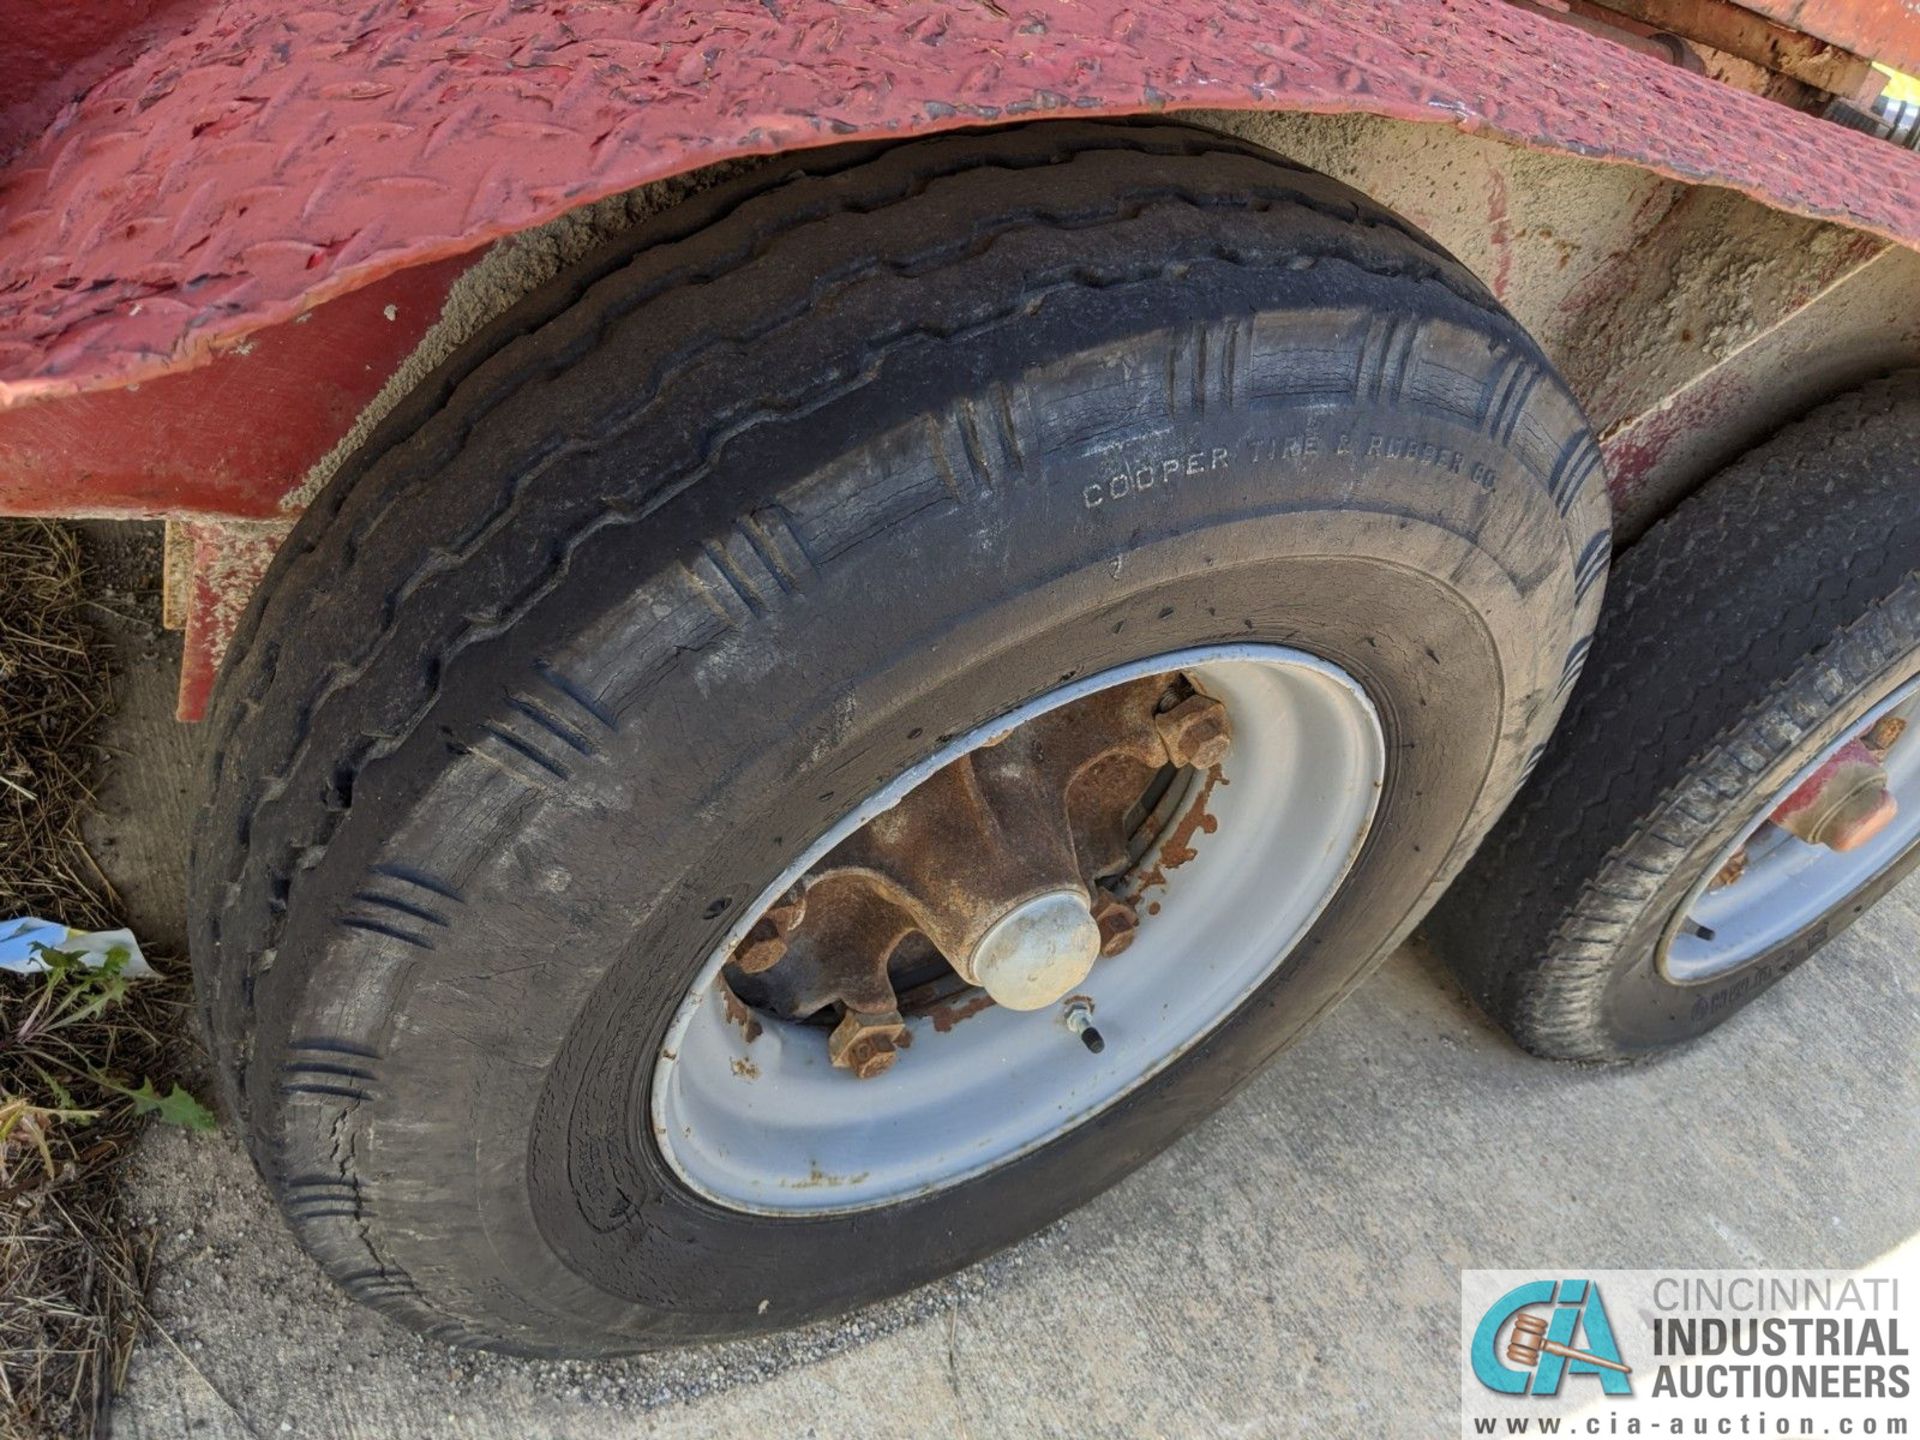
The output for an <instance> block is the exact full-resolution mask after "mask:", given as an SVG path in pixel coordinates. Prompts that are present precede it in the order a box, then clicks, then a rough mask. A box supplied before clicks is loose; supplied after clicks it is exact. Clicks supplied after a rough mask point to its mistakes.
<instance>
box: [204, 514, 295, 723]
mask: <svg viewBox="0 0 1920 1440" xmlns="http://www.w3.org/2000/svg"><path fill="white" fill-rule="evenodd" d="M290 528H292V527H291V524H290V522H287V521H271V522H267V523H264V524H252V523H247V522H244V521H232V522H226V523H220V524H205V523H199V522H192V523H188V524H187V526H186V530H187V538H188V540H189V541H190V542H191V544H192V546H193V592H192V594H191V595H190V596H189V597H188V600H187V633H186V637H185V643H184V645H183V647H182V652H181V659H180V694H179V699H178V701H177V702H176V711H175V713H177V714H178V715H179V717H180V718H181V719H182V720H198V719H200V718H201V717H202V716H203V715H205V714H206V712H207V701H208V699H209V698H210V697H211V696H212V694H213V680H214V676H215V675H217V674H218V673H219V671H220V661H221V660H222V659H223V658H224V657H225V655H226V653H227V646H228V645H229V644H230V643H232V640H233V632H234V630H235V629H236V628H238V626H239V624H240V617H241V616H242V615H243V614H245V613H246V608H247V601H248V599H249V598H251V596H252V595H253V592H254V588H255V587H256V586H258V585H259V583H260V577H261V576H263V575H265V574H266V573H267V566H268V565H269V564H271V563H272V562H273V556H274V552H275V551H277V550H278V549H279V548H280V542H281V541H282V540H284V539H286V538H287V531H288V530H289V529H290Z"/></svg>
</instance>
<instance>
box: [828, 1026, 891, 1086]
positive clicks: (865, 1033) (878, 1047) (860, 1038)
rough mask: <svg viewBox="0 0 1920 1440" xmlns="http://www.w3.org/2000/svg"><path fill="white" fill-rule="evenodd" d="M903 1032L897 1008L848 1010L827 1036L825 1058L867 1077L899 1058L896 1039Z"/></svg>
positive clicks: (885, 1069)
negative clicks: (868, 1012)
mask: <svg viewBox="0 0 1920 1440" xmlns="http://www.w3.org/2000/svg"><path fill="white" fill-rule="evenodd" d="M906 1033H907V1026H906V1022H905V1021H903V1020H902V1019H901V1018H900V1012H899V1011H898V1010H889V1011H887V1012H886V1013H885V1014H883V1015H862V1014H861V1013H860V1012H859V1011H857V1010H849V1011H848V1012H847V1013H846V1015H845V1016H844V1017H843V1018H842V1019H841V1021H840V1023H839V1024H838V1025H836V1026H834V1027H833V1033H832V1034H831V1035H829V1036H827V1058H828V1059H829V1060H831V1061H832V1062H833V1063H834V1065H835V1066H836V1067H838V1068H839V1069H842V1070H851V1071H852V1072H853V1074H854V1078H855V1079H858V1080H871V1079H872V1078H873V1077H874V1076H876V1075H882V1074H885V1073H886V1072H887V1071H888V1070H891V1069H892V1068H893V1062H894V1061H895V1060H896V1059H898V1058H899V1053H900V1049H899V1040H900V1037H901V1036H902V1035H904V1034H906Z"/></svg>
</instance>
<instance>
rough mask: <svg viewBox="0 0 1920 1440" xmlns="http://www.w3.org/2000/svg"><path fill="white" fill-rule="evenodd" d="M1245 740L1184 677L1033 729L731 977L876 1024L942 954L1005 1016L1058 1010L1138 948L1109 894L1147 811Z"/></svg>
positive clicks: (741, 988)
mask: <svg viewBox="0 0 1920 1440" xmlns="http://www.w3.org/2000/svg"><path fill="white" fill-rule="evenodd" d="M1231 744H1232V724H1231V721H1230V720H1229V719H1228V717H1227V713H1226V707H1225V706H1224V705H1222V704H1221V703H1220V701H1218V700H1216V699H1214V698H1212V697H1211V696H1208V695H1205V694H1202V693H1200V692H1199V691H1198V690H1197V689H1196V688H1195V687H1194V685H1193V683H1192V681H1191V680H1190V679H1188V678H1187V677H1184V676H1180V675H1164V676H1148V677H1146V678H1144V679H1141V680H1136V681H1133V682H1131V683H1129V684H1125V685H1118V686H1115V687H1113V688H1112V689H1109V690H1104V691H1101V692H1099V693H1097V694H1094V695H1089V696H1087V697H1086V698H1084V699H1081V700H1077V701H1074V702H1073V703H1071V704H1068V705H1064V706H1062V707H1060V708H1059V709H1057V710H1053V711H1050V712H1048V713H1047V714H1044V715H1041V716H1039V717H1037V718H1035V719H1033V720H1031V721H1028V722H1027V723H1026V724H1024V725H1021V726H1019V727H1018V728H1017V729H1015V730H1013V731H1011V732H1010V733H1007V734H1005V735H1002V736H999V737H996V738H995V739H994V740H993V742H992V743H990V744H987V745H983V746H981V747H980V748H978V749H976V750H972V751H970V752H968V753H967V754H965V755H962V756H961V757H960V758H959V759H957V760H954V761H952V762H951V763H950V764H948V765H946V766H944V767H942V768H941V769H940V770H939V771H937V772H936V773H935V774H934V775H932V776H931V777H930V778H929V779H927V780H926V781H925V782H924V783H922V784H921V785H919V786H918V787H917V788H915V789H914V791H913V792H912V793H911V794H910V795H908V796H907V797H906V798H905V799H903V800H902V801H901V802H900V803H899V804H898V805H896V806H894V807H893V808H892V809H890V810H888V811H887V812H886V813H884V814H882V815H879V816H877V817H875V818H874V819H873V820H871V821H869V822H868V823H867V824H866V825H865V826H863V827H862V828H861V829H860V830H859V831H857V832H856V833H855V834H853V835H852V836H850V837H848V838H847V839H846V840H844V841H842V842H841V844H840V845H839V846H837V847H836V848H835V849H834V850H833V852H832V853H831V854H829V855H828V856H827V857H826V858H825V859H824V860H822V861H821V862H820V863H819V864H818V865H816V866H815V867H814V868H813V869H811V870H810V871H808V872H807V874H806V875H805V876H804V877H802V879H801V881H800V883H799V884H798V885H796V886H795V887H794V888H793V889H792V890H790V891H789V892H788V893H787V894H786V895H785V896H784V897H782V899H781V901H780V902H779V904H777V905H776V906H775V907H774V908H773V909H772V910H771V911H769V912H768V914H767V915H766V917H765V918H763V919H762V920H761V921H760V923H759V924H758V925H756V926H755V927H754V929H753V930H752V932H750V933H749V935H748V936H747V938H746V939H745V940H744V941H742V942H741V944H740V945H739V946H738V947H737V949H736V950H735V951H734V954H733V963H732V965H731V966H730V967H729V972H728V980H729V983H730V984H732V986H733V988H734V991H735V993H736V994H738V995H739V996H740V997H741V998H742V999H743V1000H745V1001H746V1002H747V1003H748V1004H750V1005H752V1006H754V1007H755V1008H757V1009H764V1010H767V1011H770V1012H771V1013H773V1014H775V1015H777V1016H780V1017H781V1018H784V1019H789V1020H793V1019H807V1018H810V1017H813V1016H817V1015H820V1014H822V1013H823V1012H831V1011H837V1012H839V1013H844V1014H845V1015H847V1016H848V1017H849V1018H852V1017H868V1018H875V1019H878V1018H884V1017H888V1016H891V1015H893V1014H894V1013H895V1012H897V1011H898V1010H899V1009H900V1006H901V1000H900V994H899V991H900V988H901V982H902V981H903V980H913V979H916V978H919V979H921V980H924V976H925V973H926V969H927V964H926V962H927V960H928V958H929V954H930V953H931V955H933V956H937V957H938V959H939V960H940V961H942V962H944V964H945V965H946V966H947V967H949V968H950V969H951V971H952V972H953V974H954V975H955V976H956V977H957V978H958V979H959V980H961V981H964V982H965V983H966V984H968V985H976V986H979V987H980V988H981V989H982V990H984V991H985V992H986V994H987V995H988V996H989V997H990V998H991V999H992V1000H993V1001H994V1002H995V1003H996V1004H999V1005H1004V1006H1007V1007H1009V1008H1011V1009H1014V1010H1039V1009H1044V1008H1045V1007H1047V1006H1049V1005H1052V1004H1054V1003H1055V1002H1057V1001H1059V1000H1061V999H1063V998H1064V997H1065V996H1067V995H1069V994H1071V993H1072V992H1073V990H1074V989H1075V988H1076V987H1077V986H1078V985H1079V984H1080V983H1081V982H1082V981H1083V980H1085V979H1086V977H1087V974H1088V972H1089V971H1090V970H1091V969H1092V968H1093V964H1094V962H1095V960H1096V959H1098V958H1099V956H1100V955H1101V954H1102V953H1118V952H1119V951H1120V950H1122V949H1124V948H1125V947H1126V946H1127V944H1128V943H1130V942H1131V940H1132V934H1133V929H1134V926H1135V924H1136V923H1137V917H1136V915H1135V913H1134V911H1133V909H1132V907H1131V906H1129V905H1127V904H1126V903H1125V902H1124V901H1123V900H1121V899H1120V898H1119V897H1118V896H1117V894H1115V893H1114V892H1113V891H1112V890H1110V889H1108V888H1106V886H1107V885H1108V884H1110V883H1112V882H1115V881H1118V880H1119V879H1120V878H1121V877H1123V876H1124V874H1125V872H1126V871H1127V869H1128V868H1129V866H1130V865H1131V863H1132V861H1133V858H1134V857H1135V856H1136V855H1137V854H1139V853H1140V851H1141V849H1142V848H1144V844H1145V843H1147V842H1149V841H1151V839H1152V838H1154V834H1155V833H1156V832H1157V828H1158V823H1159V820H1160V816H1159V815H1157V814H1156V812H1155V810H1154V809H1153V808H1152V807H1151V806H1150V805H1149V804H1148V803H1147V802H1148V801H1149V799H1150V798H1151V797H1152V796H1154V795H1155V794H1159V795H1162V796H1164V795H1166V794H1168V793H1170V792H1171V791H1173V790H1174V789H1176V788H1184V787H1183V784H1182V782H1183V777H1184V776H1190V775H1191V774H1192V773H1193V772H1195V771H1197V770H1198V769H1200V768H1201V767H1203V766H1204V767H1205V768H1206V769H1207V770H1208V771H1210V772H1212V773H1214V774H1218V767H1219V766H1220V764H1221V762H1223V761H1224V760H1225V759H1226V758H1227V754H1228V751H1229V749H1230V747H1231ZM866 1029H867V1030H868V1031H869V1032H871V1033H878V1030H877V1027H875V1026H867V1027H866ZM845 1063H846V1066H847V1068H856V1066H855V1062H853V1061H847V1062H845ZM882 1068H884V1067H882ZM872 1073H878V1071H877V1070H875V1071H873V1072H872Z"/></svg>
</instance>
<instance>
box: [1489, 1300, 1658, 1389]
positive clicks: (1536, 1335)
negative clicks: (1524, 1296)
mask: <svg viewBox="0 0 1920 1440" xmlns="http://www.w3.org/2000/svg"><path fill="white" fill-rule="evenodd" d="M1542 1355H1559V1356H1561V1357H1562V1358H1564V1359H1567V1360H1584V1361H1586V1362H1587V1364H1589V1365H1600V1366H1604V1367H1605V1368H1606V1369H1608V1370H1618V1371H1619V1372H1620V1373H1621V1374H1622V1375H1631V1374H1632V1373H1633V1369H1632V1367H1631V1366H1627V1365H1622V1364H1621V1363H1620V1362H1619V1361H1618V1360H1602V1359H1601V1358H1600V1357H1599V1356H1598V1355H1589V1354H1588V1353H1587V1352H1586V1351H1584V1350H1576V1349H1574V1348H1573V1347H1572V1346H1571V1345H1562V1344H1561V1343H1560V1342H1559V1341H1558V1340H1549V1339H1547V1322H1546V1321H1544V1320H1542V1319H1541V1318H1540V1317H1539V1316H1538V1315H1530V1314H1528V1313H1527V1312H1526V1311H1525V1310H1522V1311H1521V1312H1520V1313H1519V1314H1518V1315H1516V1316H1514V1317H1513V1333H1512V1334H1511V1335H1509V1336H1508V1337H1507V1359H1509V1360H1511V1361H1512V1362H1513V1363H1514V1364H1516V1365H1525V1366H1526V1367H1527V1368H1528V1369H1532V1368H1533V1367H1534V1366H1535V1365H1538V1364H1539V1363H1540V1357H1541V1356H1542Z"/></svg>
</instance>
